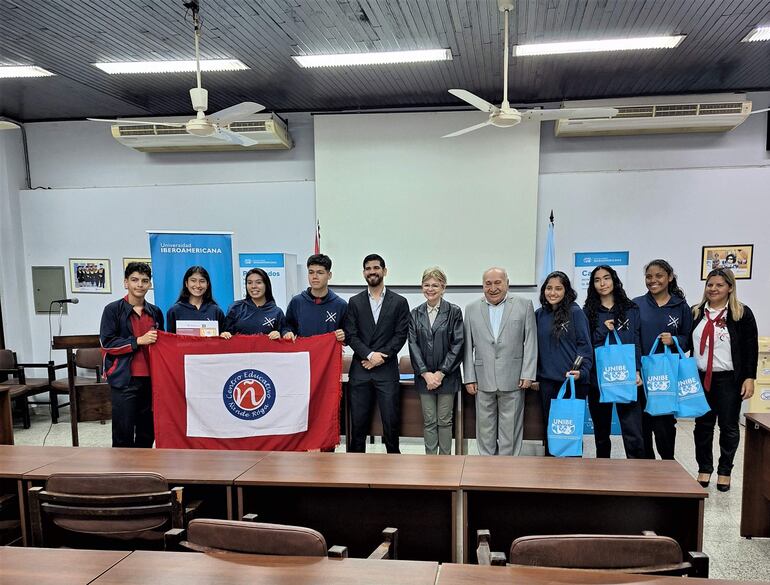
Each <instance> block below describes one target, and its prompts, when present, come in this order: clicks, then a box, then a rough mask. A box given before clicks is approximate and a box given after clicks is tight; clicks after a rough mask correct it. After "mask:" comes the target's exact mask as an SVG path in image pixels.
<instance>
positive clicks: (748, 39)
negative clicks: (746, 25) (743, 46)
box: [741, 26, 770, 43]
mask: <svg viewBox="0 0 770 585" xmlns="http://www.w3.org/2000/svg"><path fill="white" fill-rule="evenodd" d="M754 41H770V26H758V27H757V28H755V29H754V30H753V31H751V32H750V33H749V34H747V35H746V36H745V37H743V40H742V41H741V42H742V43H753V42H754Z"/></svg>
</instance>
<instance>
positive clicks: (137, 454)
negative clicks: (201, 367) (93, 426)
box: [24, 447, 267, 519]
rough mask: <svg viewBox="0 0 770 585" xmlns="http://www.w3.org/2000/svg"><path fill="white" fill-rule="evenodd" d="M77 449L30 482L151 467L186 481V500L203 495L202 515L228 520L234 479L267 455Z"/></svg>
mask: <svg viewBox="0 0 770 585" xmlns="http://www.w3.org/2000/svg"><path fill="white" fill-rule="evenodd" d="M74 451H75V454H74V455H73V456H72V457H68V458H67V459H64V460H61V461H56V462H53V463H51V464H49V465H44V466H42V467H38V468H36V469H34V470H32V471H30V472H28V473H25V474H24V481H25V483H26V484H27V487H30V485H31V483H32V482H43V481H45V480H46V479H47V478H48V477H49V476H50V475H51V474H52V473H67V472H69V473H72V472H76V473H94V472H115V471H151V472H155V473H159V474H161V475H162V476H164V477H165V478H166V479H167V480H168V481H169V483H171V484H173V485H175V486H178V485H181V486H183V487H184V488H185V494H184V497H185V500H186V501H190V500H202V501H203V503H202V505H201V508H200V510H199V514H198V515H199V516H201V517H210V518H230V519H233V518H236V517H237V511H236V510H235V508H234V506H233V503H234V500H233V490H234V488H233V481H234V480H235V478H236V477H238V476H239V475H241V474H242V473H243V472H244V471H246V470H247V469H249V468H250V467H251V466H253V465H254V464H256V463H258V462H259V461H260V460H261V459H262V458H264V457H265V456H266V455H267V453H264V452H259V451H214V450H199V449H115V448H110V447H91V448H89V447H78V448H77V449H74Z"/></svg>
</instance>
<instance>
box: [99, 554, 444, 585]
mask: <svg viewBox="0 0 770 585" xmlns="http://www.w3.org/2000/svg"><path fill="white" fill-rule="evenodd" d="M437 572H438V565H437V564H436V563H426V562H415V561H369V560H365V559H328V558H325V557H271V556H257V555H243V554H237V553H232V554H222V553H219V554H200V553H183V552H181V553H175V552H146V551H137V552H134V553H132V554H131V555H129V556H128V557H127V558H126V559H124V560H123V561H121V562H120V563H118V564H117V565H116V566H114V567H113V568H111V569H110V570H109V571H107V572H106V573H104V574H103V575H102V576H101V577H99V578H98V579H97V580H96V581H94V585H147V584H148V583H160V582H162V583H164V585H193V584H198V583H200V584H202V583H223V584H227V585H254V584H255V583H271V584H278V585H282V584H286V585H381V584H383V583H388V584H392V585H434V583H435V580H436V574H437Z"/></svg>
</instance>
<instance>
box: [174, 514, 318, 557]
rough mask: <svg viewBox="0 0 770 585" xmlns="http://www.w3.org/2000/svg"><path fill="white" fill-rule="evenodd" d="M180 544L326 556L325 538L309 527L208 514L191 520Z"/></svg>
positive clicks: (205, 548)
mask: <svg viewBox="0 0 770 585" xmlns="http://www.w3.org/2000/svg"><path fill="white" fill-rule="evenodd" d="M182 546H184V547H186V548H189V549H192V550H197V551H200V552H210V551H230V552H240V553H249V554H258V555H284V556H304V557H325V556H326V540H324V537H323V536H322V535H321V533H320V532H316V531H315V530H312V529H311V528H303V527H301V526H284V525H282V524H265V523H263V522H241V521H237V520H214V519H210V518H196V519H195V520H191V521H190V524H189V525H188V527H187V540H186V541H185V542H183V543H182Z"/></svg>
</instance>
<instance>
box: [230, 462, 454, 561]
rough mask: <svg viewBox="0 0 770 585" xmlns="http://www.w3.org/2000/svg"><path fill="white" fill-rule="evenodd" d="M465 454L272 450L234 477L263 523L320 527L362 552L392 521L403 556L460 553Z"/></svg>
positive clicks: (244, 502) (442, 557)
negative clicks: (458, 526) (459, 496)
mask: <svg viewBox="0 0 770 585" xmlns="http://www.w3.org/2000/svg"><path fill="white" fill-rule="evenodd" d="M464 462H465V458H463V457H442V456H439V455H433V456H428V455H387V454H384V453H366V454H364V453H271V454H270V455H268V456H267V457H265V458H264V459H263V460H262V461H260V462H259V463H258V464H257V465H255V466H254V467H252V468H251V469H249V470H248V471H247V472H246V473H244V474H243V475H241V476H240V477H239V478H237V479H236V480H235V485H236V487H237V489H238V501H239V508H240V509H241V510H242V511H244V512H246V513H256V514H258V515H259V519H260V520H261V521H264V522H277V523H281V524H296V525H300V526H309V527H311V528H315V529H316V530H318V531H319V532H321V534H323V535H324V537H325V538H326V540H327V542H328V543H329V545H330V546H331V545H332V544H338V545H342V546H347V547H348V548H349V549H350V554H351V556H353V557H364V556H366V555H367V554H369V553H370V552H371V551H372V550H374V549H375V548H376V546H377V545H378V544H379V543H380V542H381V532H382V530H383V529H384V528H386V527H388V526H393V527H395V528H398V530H399V534H398V538H399V558H404V559H420V560H431V561H450V560H452V559H453V558H454V556H455V548H456V547H455V543H456V538H455V532H456V531H455V521H454V519H455V517H456V510H457V503H458V502H457V490H458V487H459V485H460V477H461V474H462V468H463V464H464Z"/></svg>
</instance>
